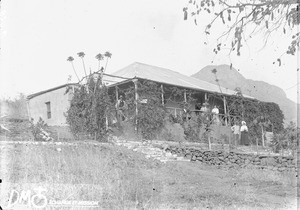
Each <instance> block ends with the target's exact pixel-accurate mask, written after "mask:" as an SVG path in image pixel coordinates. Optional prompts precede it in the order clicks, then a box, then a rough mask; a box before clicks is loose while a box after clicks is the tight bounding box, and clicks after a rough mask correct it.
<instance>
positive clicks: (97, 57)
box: [95, 53, 104, 71]
mask: <svg viewBox="0 0 300 210" xmlns="http://www.w3.org/2000/svg"><path fill="white" fill-rule="evenodd" d="M95 58H96V59H97V60H98V71H100V61H101V60H103V59H104V56H103V55H102V54H101V53H99V54H97V55H96V57H95Z"/></svg>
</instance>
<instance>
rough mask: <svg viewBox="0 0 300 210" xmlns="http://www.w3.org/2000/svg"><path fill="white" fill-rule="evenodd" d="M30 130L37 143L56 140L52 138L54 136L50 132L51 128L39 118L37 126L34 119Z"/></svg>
mask: <svg viewBox="0 0 300 210" xmlns="http://www.w3.org/2000/svg"><path fill="white" fill-rule="evenodd" d="M30 130H31V133H32V135H33V138H34V140H35V141H50V140H54V139H53V138H52V137H51V136H53V134H52V133H51V132H50V128H49V126H48V125H47V124H46V123H45V122H44V121H43V119H42V118H39V120H38V121H37V123H36V124H34V121H33V119H31V121H30Z"/></svg>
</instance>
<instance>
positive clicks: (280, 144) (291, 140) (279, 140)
mask: <svg viewBox="0 0 300 210" xmlns="http://www.w3.org/2000/svg"><path fill="white" fill-rule="evenodd" d="M299 131H300V130H299V129H297V127H296V124H295V123H293V122H290V123H289V124H288V126H287V127H286V128H285V129H284V130H283V131H282V132H280V133H277V134H274V136H273V139H272V141H271V147H272V148H273V151H274V152H276V153H278V152H279V150H281V149H289V150H292V151H295V150H296V149H297V139H298V137H299V135H300V132H299Z"/></svg>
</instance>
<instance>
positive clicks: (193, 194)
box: [0, 143, 296, 209]
mask: <svg viewBox="0 0 300 210" xmlns="http://www.w3.org/2000/svg"><path fill="white" fill-rule="evenodd" d="M0 148H1V154H0V157H1V161H0V164H1V165H0V169H1V172H0V174H1V178H2V183H1V184H0V187H1V188H0V189H1V192H0V203H1V205H2V207H3V206H5V205H6V204H7V201H8V199H9V196H10V193H11V191H12V190H13V189H14V190H16V191H19V192H20V191H21V190H33V189H34V188H35V187H43V188H45V189H46V192H45V193H44V195H45V196H46V197H47V199H48V200H69V201H70V200H81V201H98V202H99V204H100V207H99V209H293V208H296V206H295V202H296V174H295V173H279V172H274V171H264V170H254V169H252V170H249V169H240V170H237V169H221V168H216V167H213V166H208V165H204V164H202V163H199V162H167V163H166V164H162V163H160V162H157V161H153V160H149V159H146V158H145V157H144V156H143V155H142V154H139V153H135V152H133V151H130V150H127V149H125V148H122V147H117V146H114V145H112V144H101V145H100V144H99V145H93V144H76V145H42V144H38V145H34V144H28V145H26V144H5V143H0ZM47 208H48V209H51V207H50V206H48V207H47ZM55 209H57V208H55ZM62 209H66V208H62ZM67 209H68V208H67ZM93 209H95V208H93Z"/></svg>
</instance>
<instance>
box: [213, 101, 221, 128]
mask: <svg viewBox="0 0 300 210" xmlns="http://www.w3.org/2000/svg"><path fill="white" fill-rule="evenodd" d="M211 113H212V114H213V121H214V123H216V124H219V123H220V119H219V109H218V107H217V106H216V105H215V106H214V108H213V109H212V110H211Z"/></svg>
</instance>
